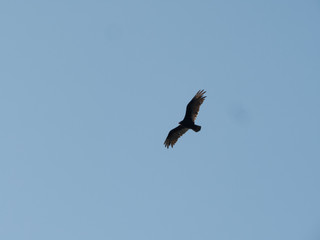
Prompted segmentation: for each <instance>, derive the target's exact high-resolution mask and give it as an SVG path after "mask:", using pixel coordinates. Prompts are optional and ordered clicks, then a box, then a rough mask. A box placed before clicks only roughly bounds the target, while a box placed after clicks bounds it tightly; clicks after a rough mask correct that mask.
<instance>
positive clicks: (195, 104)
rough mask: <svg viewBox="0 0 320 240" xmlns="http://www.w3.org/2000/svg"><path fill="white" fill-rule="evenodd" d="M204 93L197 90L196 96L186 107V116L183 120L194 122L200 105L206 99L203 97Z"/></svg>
mask: <svg viewBox="0 0 320 240" xmlns="http://www.w3.org/2000/svg"><path fill="white" fill-rule="evenodd" d="M205 93H206V91H204V90H199V91H198V92H197V94H196V95H195V96H194V97H193V98H192V100H191V101H190V102H189V103H188V105H187V110H186V115H185V117H184V119H186V120H187V119H188V120H192V121H193V122H194V121H195V120H196V118H197V116H198V112H199V109H200V105H201V104H202V103H203V101H204V99H205V98H206V96H203V95H204V94H205Z"/></svg>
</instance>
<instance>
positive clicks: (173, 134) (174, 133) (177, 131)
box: [164, 125, 188, 148]
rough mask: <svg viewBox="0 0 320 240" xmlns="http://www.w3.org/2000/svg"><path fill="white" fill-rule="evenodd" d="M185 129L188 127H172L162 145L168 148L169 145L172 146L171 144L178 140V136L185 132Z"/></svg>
mask: <svg viewBox="0 0 320 240" xmlns="http://www.w3.org/2000/svg"><path fill="white" fill-rule="evenodd" d="M187 131H188V128H185V127H183V126H182V125H179V126H178V127H176V128H174V129H172V130H171V131H170V132H169V134H168V136H167V138H166V140H165V141H164V145H165V146H166V147H167V148H169V147H170V146H171V147H173V145H174V144H175V143H176V142H177V141H178V138H179V137H181V136H182V135H183V134H185V133H186V132H187Z"/></svg>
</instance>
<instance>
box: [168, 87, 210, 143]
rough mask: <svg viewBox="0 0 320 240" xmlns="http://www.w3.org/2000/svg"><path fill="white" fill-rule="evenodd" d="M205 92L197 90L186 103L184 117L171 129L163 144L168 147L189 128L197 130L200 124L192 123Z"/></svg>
mask: <svg viewBox="0 0 320 240" xmlns="http://www.w3.org/2000/svg"><path fill="white" fill-rule="evenodd" d="M205 93H206V91H204V90H199V91H198V92H197V94H196V95H195V96H194V97H193V98H192V100H191V101H190V102H189V103H188V105H187V109H186V115H185V116H184V119H183V120H182V121H181V122H179V126H178V127H176V128H174V129H172V130H171V131H170V132H169V134H168V136H167V138H166V140H165V141H164V145H165V146H166V147H167V148H169V147H170V145H171V147H173V145H174V144H175V143H176V142H177V141H178V138H179V137H181V136H182V135H183V134H185V133H186V132H187V131H188V130H189V129H192V130H193V131H195V132H199V131H200V129H201V126H198V125H196V124H194V121H195V120H196V118H197V116H198V112H199V109H200V105H201V104H202V103H203V101H204V99H205V98H206V96H203V95H204V94H205Z"/></svg>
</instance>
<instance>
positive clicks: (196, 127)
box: [192, 125, 201, 132]
mask: <svg viewBox="0 0 320 240" xmlns="http://www.w3.org/2000/svg"><path fill="white" fill-rule="evenodd" d="M200 129H201V126H198V125H194V127H193V128H192V130H193V131H195V132H199V131H200Z"/></svg>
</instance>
